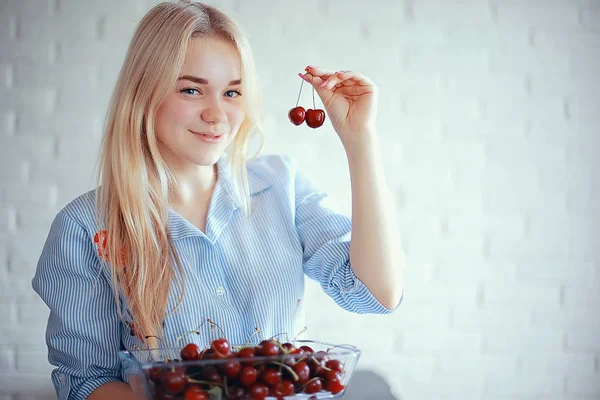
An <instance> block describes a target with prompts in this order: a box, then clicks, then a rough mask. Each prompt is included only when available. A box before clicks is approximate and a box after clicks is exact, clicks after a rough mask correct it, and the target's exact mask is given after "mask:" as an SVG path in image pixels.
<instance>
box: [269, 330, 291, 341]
mask: <svg viewBox="0 0 600 400" xmlns="http://www.w3.org/2000/svg"><path fill="white" fill-rule="evenodd" d="M281 335H285V340H286V341H287V340H289V337H288V334H287V332H281V333H278V334H276V335H273V336H271V337H270V338H268V339H267V340H268V341H272V340H273V339H275V338H276V337H277V336H281Z"/></svg>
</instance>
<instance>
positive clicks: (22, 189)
mask: <svg viewBox="0 0 600 400" xmlns="http://www.w3.org/2000/svg"><path fill="white" fill-rule="evenodd" d="M56 196H57V193H56V188H55V187H54V186H52V185H47V184H28V185H27V186H25V185H21V184H10V183H9V184H3V185H2V187H0V204H13V205H17V204H18V205H20V206H25V205H28V206H35V207H44V206H52V205H53V204H54V203H55V201H56Z"/></svg>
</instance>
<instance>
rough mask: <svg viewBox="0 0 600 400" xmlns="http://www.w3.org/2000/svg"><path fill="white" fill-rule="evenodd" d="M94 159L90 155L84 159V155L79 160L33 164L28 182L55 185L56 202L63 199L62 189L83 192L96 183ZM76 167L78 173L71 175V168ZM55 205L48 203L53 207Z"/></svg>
mask: <svg viewBox="0 0 600 400" xmlns="http://www.w3.org/2000/svg"><path fill="white" fill-rule="evenodd" d="M95 162H96V158H95V157H94V156H92V155H90V156H88V157H86V156H85V153H84V154H82V155H81V159H80V158H75V159H64V160H53V161H49V162H46V163H44V164H33V165H32V166H31V173H30V180H31V182H32V183H33V184H39V185H44V184H45V185H49V184H52V185H55V190H56V191H57V193H56V194H57V196H58V197H56V200H57V201H59V199H60V200H61V201H62V200H63V199H64V193H63V192H62V190H63V189H64V188H69V187H76V190H78V191H83V190H86V189H87V188H88V186H90V185H93V184H94V183H95V182H96V176H95V175H94V163H95ZM74 167H77V169H78V173H77V174H73V168H74ZM53 204H55V203H50V205H53Z"/></svg>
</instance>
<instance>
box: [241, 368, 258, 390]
mask: <svg viewBox="0 0 600 400" xmlns="http://www.w3.org/2000/svg"><path fill="white" fill-rule="evenodd" d="M257 377H258V371H257V370H256V368H254V367H251V366H249V365H247V366H245V367H242V371H241V372H240V383H241V384H242V386H245V387H248V386H252V385H254V383H255V382H256V378H257Z"/></svg>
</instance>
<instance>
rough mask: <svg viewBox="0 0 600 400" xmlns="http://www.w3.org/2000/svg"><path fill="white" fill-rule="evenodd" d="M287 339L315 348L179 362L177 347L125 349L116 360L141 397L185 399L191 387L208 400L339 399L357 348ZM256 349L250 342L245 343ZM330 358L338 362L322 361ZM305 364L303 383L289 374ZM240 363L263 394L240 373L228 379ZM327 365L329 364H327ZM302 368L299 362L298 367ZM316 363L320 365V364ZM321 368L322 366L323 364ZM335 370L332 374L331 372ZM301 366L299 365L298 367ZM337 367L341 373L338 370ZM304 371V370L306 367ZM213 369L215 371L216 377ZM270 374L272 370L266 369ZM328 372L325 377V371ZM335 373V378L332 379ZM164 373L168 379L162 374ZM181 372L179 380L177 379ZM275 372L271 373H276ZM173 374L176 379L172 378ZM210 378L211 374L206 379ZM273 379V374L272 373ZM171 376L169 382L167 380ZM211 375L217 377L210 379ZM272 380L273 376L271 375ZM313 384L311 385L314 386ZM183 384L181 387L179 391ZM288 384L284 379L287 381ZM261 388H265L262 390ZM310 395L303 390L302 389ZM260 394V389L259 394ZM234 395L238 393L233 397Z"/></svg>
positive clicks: (358, 351) (357, 351)
mask: <svg viewBox="0 0 600 400" xmlns="http://www.w3.org/2000/svg"><path fill="white" fill-rule="evenodd" d="M290 343H291V344H292V345H293V346H294V347H295V348H300V347H301V346H308V347H310V348H311V349H312V350H314V353H313V354H280V355H276V356H268V357H267V356H253V357H251V358H240V357H232V356H230V357H228V358H221V359H202V360H193V361H182V360H181V348H162V349H160V348H159V349H148V350H141V349H140V350H131V351H128V350H125V351H121V352H119V359H120V361H121V365H122V366H123V371H124V374H125V377H126V378H127V380H128V382H129V384H130V385H131V387H132V389H133V391H134V392H135V393H136V394H137V395H138V396H139V397H140V398H141V399H145V400H151V399H181V400H183V399H184V393H185V390H187V389H188V388H189V387H190V386H200V387H201V388H202V389H203V390H204V391H206V392H207V394H209V396H210V397H209V398H210V400H230V399H243V400H246V399H267V400H279V399H286V400H288V399H294V400H300V399H333V398H338V397H342V396H343V395H344V393H345V391H346V387H347V386H348V384H349V382H350V379H351V377H352V373H353V372H354V368H355V367H356V363H357V362H358V358H359V357H360V350H358V349H357V348H356V347H354V346H351V345H335V344H331V343H326V342H321V341H314V340H294V341H290ZM250 346H253V347H256V346H255V345H250ZM242 347H244V346H233V349H232V351H236V350H239V349H240V348H242ZM329 360H337V361H339V363H338V362H336V361H333V362H330V363H327V361H329ZM300 362H304V363H306V364H307V365H308V366H309V369H310V376H309V377H308V382H306V374H304V375H305V377H304V378H302V377H301V376H300V375H298V374H294V372H295V371H296V370H295V369H294V367H293V366H294V364H297V363H300ZM236 363H239V365H240V366H241V367H244V366H252V367H254V368H256V369H257V372H258V376H257V380H256V384H262V385H263V386H266V387H267V388H269V395H268V396H267V397H261V396H260V395H258V397H253V396H252V395H249V393H248V392H249V391H250V387H251V386H243V385H242V383H241V382H240V378H239V375H238V377H235V375H233V376H234V377H233V378H228V377H227V376H226V372H225V371H229V373H230V374H231V372H230V371H231V369H229V370H228V369H227V368H230V367H233V370H234V371H235V364H236ZM327 365H329V367H327ZM303 367H304V366H303ZM319 367H321V368H319ZM323 367H324V368H323ZM266 369H275V370H277V371H279V373H280V374H281V379H286V380H287V381H289V382H292V383H293V384H294V394H293V395H288V396H277V397H276V394H275V393H274V392H273V390H274V385H273V384H271V385H269V384H268V383H267V380H268V378H267V377H266V374H265V373H264V372H265V370H266ZM336 369H337V370H338V373H337V374H335V372H336V371H335V370H336ZM300 370H302V369H300ZM339 370H341V372H339ZM305 371H306V369H305ZM215 372H216V373H217V374H218V375H217V378H215ZM271 372H273V371H271ZM328 373H329V375H328ZM332 374H335V376H336V378H331V377H332V376H333V375H332ZM167 375H169V376H168V378H167ZM182 375H183V378H182ZM275 375H276V374H275ZM174 376H175V377H174ZM211 377H212V378H211ZM272 377H273V374H272ZM170 378H174V380H171V381H170V382H169V383H168V384H169V385H170V389H171V390H169V388H167V387H166V386H167V381H169V379H170ZM328 378H329V379H334V380H337V382H339V383H340V384H341V386H340V385H339V384H330V383H328V382H329V381H328ZM211 379H214V380H216V383H213V382H214V381H211ZM276 379H277V378H276ZM311 381H319V383H320V384H321V385H320V386H321V388H320V390H318V391H316V392H314V390H315V389H316V388H318V386H319V385H318V384H314V383H313V384H312V387H311V388H310V389H308V388H307V384H308V383H310V382H311ZM315 386H316V388H315ZM182 387H183V389H181V388H182ZM239 388H243V389H244V391H245V392H244V393H245V394H244V395H243V396H242V395H241V394H240V393H239ZM288 388H289V383H288ZM263 390H264V388H263ZM307 391H308V392H311V391H313V392H312V393H306V392H307ZM263 393H264V392H263ZM236 395H239V397H236Z"/></svg>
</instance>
